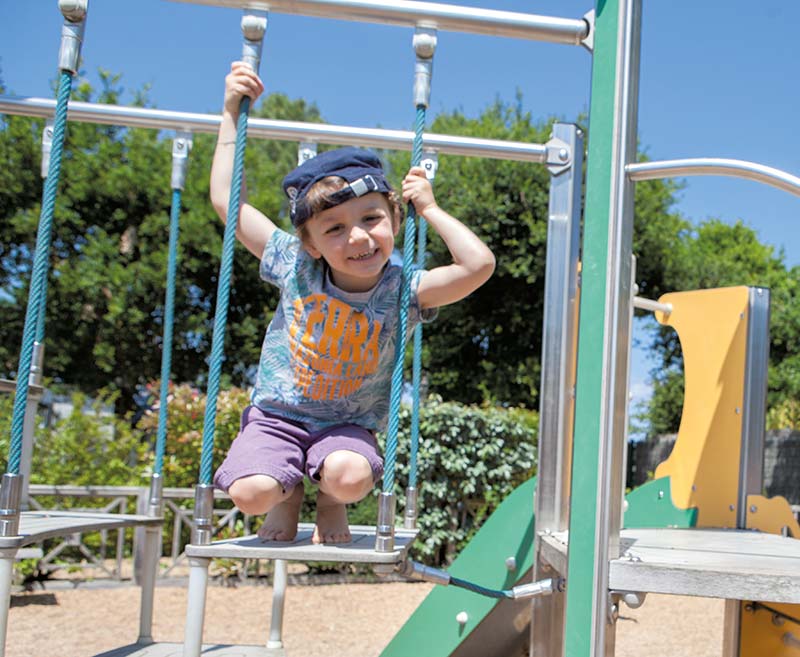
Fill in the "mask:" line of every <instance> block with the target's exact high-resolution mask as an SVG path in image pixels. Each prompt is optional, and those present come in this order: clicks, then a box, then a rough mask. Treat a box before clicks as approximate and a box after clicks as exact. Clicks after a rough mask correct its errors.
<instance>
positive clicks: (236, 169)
mask: <svg viewBox="0 0 800 657" xmlns="http://www.w3.org/2000/svg"><path fill="white" fill-rule="evenodd" d="M249 114H250V98H249V97H247V96H245V97H244V98H242V104H241V106H240V108H239V119H238V121H237V123H236V150H235V152H234V155H233V177H232V179H231V196H230V199H229V201H228V215H227V216H228V218H227V221H226V223H225V233H224V236H223V238H222V261H221V262H220V267H219V281H218V282H217V306H216V311H215V313H214V333H213V338H212V341H211V358H210V362H209V369H208V388H207V390H206V412H205V416H204V418H203V447H202V451H201V454H200V484H203V485H207V484H210V483H211V468H212V461H213V458H214V454H213V452H214V432H215V430H216V422H217V396H218V395H219V384H220V374H221V372H222V361H223V358H224V355H225V354H224V347H225V324H226V322H227V320H228V300H229V298H230V291H231V284H230V281H231V272H232V271H233V250H234V246H235V245H236V224H237V223H238V222H239V209H240V206H241V202H240V201H241V192H242V179H243V178H244V150H245V146H246V144H247V117H248V115H249Z"/></svg>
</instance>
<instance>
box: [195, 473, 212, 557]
mask: <svg viewBox="0 0 800 657" xmlns="http://www.w3.org/2000/svg"><path fill="white" fill-rule="evenodd" d="M213 513H214V487H213V486H212V485H211V484H197V486H196V487H195V489H194V528H193V529H192V544H193V545H208V544H209V543H211V536H212V535H213V533H214V524H213V519H212V515H213Z"/></svg>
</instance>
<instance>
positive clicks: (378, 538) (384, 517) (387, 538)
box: [375, 492, 395, 552]
mask: <svg viewBox="0 0 800 657" xmlns="http://www.w3.org/2000/svg"><path fill="white" fill-rule="evenodd" d="M394 512H395V503H394V493H386V492H383V493H381V494H380V496H379V497H378V523H377V527H376V528H375V529H376V531H375V552H392V551H393V550H394Z"/></svg>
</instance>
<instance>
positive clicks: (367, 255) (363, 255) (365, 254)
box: [348, 249, 378, 260]
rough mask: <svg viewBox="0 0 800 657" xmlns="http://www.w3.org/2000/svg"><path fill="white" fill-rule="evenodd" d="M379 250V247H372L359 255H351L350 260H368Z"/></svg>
mask: <svg viewBox="0 0 800 657" xmlns="http://www.w3.org/2000/svg"><path fill="white" fill-rule="evenodd" d="M377 252H378V249H371V250H370V251H364V252H363V253H359V254H358V255H354V256H350V257H349V258H348V260H367V259H368V258H371V257H372V256H374V255H375V254H376V253H377Z"/></svg>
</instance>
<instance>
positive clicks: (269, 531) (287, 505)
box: [258, 484, 303, 541]
mask: <svg viewBox="0 0 800 657" xmlns="http://www.w3.org/2000/svg"><path fill="white" fill-rule="evenodd" d="M302 503H303V484H297V486H295V487H294V490H293V491H292V493H291V495H289V497H287V498H286V499H285V500H284V501H283V502H281V503H280V504H278V505H277V506H276V507H274V508H273V509H272V510H271V511H270V512H269V513H268V514H267V517H266V518H265V519H264V522H263V523H262V524H261V527H260V528H259V530H258V536H259V538H261V539H262V540H264V541H293V540H294V537H295V536H297V522H298V521H299V520H300V505H301V504H302Z"/></svg>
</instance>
